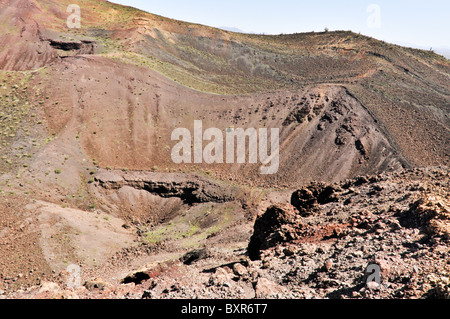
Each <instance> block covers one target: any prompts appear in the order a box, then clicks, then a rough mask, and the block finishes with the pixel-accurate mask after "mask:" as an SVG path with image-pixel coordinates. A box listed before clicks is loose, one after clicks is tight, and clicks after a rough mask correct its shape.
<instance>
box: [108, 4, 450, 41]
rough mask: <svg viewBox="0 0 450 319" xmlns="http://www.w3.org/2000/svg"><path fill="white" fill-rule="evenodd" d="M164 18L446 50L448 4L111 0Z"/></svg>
mask: <svg viewBox="0 0 450 319" xmlns="http://www.w3.org/2000/svg"><path fill="white" fill-rule="evenodd" d="M113 2H115V3H120V4H124V5H129V6H133V7H136V8H139V9H142V10H145V11H148V12H150V13H155V14H159V15H162V16H165V17H168V18H173V19H177V20H183V21H188V22H195V23H199V24H205V25H209V26H213V27H232V28H237V29H240V30H242V31H245V32H255V33H266V34H280V33H295V32H308V31H323V30H324V29H325V27H327V28H328V29H329V30H330V31H332V30H352V31H354V32H361V33H362V34H365V35H368V36H372V37H375V38H377V39H380V40H385V41H388V42H391V43H398V44H402V45H408V46H415V47H423V48H427V49H428V48H430V47H433V48H438V47H448V48H450V1H449V0H389V1H388V0H369V1H366V0H339V1H337V0H308V1H302V0H276V1H273V0H272V1H268V0H113Z"/></svg>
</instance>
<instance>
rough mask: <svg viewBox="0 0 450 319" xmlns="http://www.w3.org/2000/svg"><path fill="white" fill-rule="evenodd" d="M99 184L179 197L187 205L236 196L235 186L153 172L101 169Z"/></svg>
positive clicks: (110, 188)
mask: <svg viewBox="0 0 450 319" xmlns="http://www.w3.org/2000/svg"><path fill="white" fill-rule="evenodd" d="M95 180H96V183H97V184H98V186H99V187H101V188H103V189H106V190H118V189H121V188H123V187H126V186H128V187H132V188H134V189H139V190H145V191H147V192H149V193H151V194H154V195H158V196H161V197H163V198H171V197H178V198H180V199H182V200H183V201H184V202H185V203H187V204H194V203H205V202H216V203H223V202H228V201H232V200H234V199H235V196H234V193H235V191H236V189H235V188H233V187H224V186H220V185H219V184H216V183H214V182H211V181H209V180H207V179H206V178H203V177H201V176H197V175H195V176H194V175H183V174H176V173H151V172H127V173H125V172H121V171H101V172H100V173H99V174H97V175H96V177H95Z"/></svg>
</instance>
